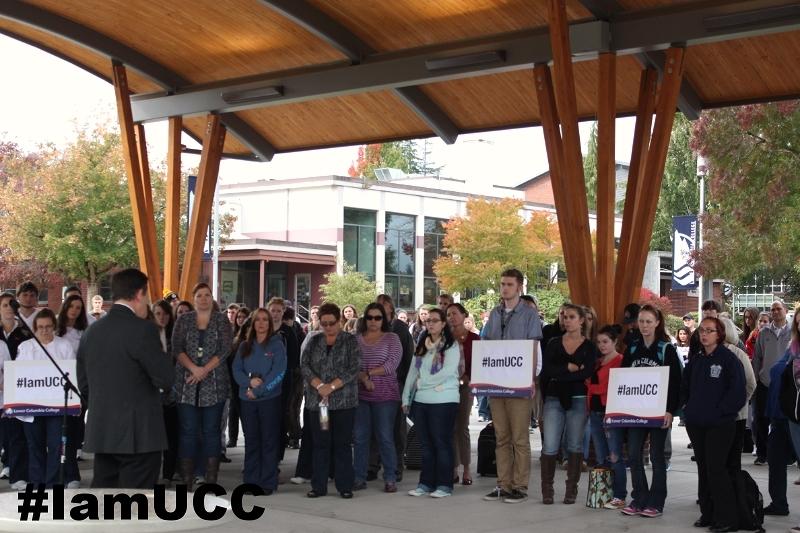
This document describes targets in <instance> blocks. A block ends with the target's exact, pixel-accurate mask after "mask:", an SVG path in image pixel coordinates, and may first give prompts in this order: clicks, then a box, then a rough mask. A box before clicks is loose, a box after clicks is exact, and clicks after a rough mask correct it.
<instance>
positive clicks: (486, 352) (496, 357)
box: [470, 340, 536, 398]
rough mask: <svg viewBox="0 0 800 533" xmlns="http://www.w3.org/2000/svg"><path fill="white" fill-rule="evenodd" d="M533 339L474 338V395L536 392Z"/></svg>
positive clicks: (471, 386) (523, 394) (518, 394)
mask: <svg viewBox="0 0 800 533" xmlns="http://www.w3.org/2000/svg"><path fill="white" fill-rule="evenodd" d="M533 342H534V341H532V340H505V341H483V340H482V341H475V342H473V343H472V376H471V379H472V382H471V384H470V389H471V390H472V393H473V394H481V395H485V396H502V397H515V396H516V397H527V398H530V397H531V395H532V393H533V390H534V389H533V387H534V385H533V369H534V368H536V356H535V355H534V354H533Z"/></svg>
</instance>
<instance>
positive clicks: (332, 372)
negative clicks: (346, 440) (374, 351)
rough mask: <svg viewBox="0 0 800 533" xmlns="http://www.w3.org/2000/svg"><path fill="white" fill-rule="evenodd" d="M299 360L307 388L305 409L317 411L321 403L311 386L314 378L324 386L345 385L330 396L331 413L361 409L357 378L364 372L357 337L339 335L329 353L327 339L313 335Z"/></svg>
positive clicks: (344, 334) (341, 333)
mask: <svg viewBox="0 0 800 533" xmlns="http://www.w3.org/2000/svg"><path fill="white" fill-rule="evenodd" d="M300 359H301V361H300V371H301V372H302V374H303V381H304V382H305V384H306V394H305V398H306V409H309V410H311V411H318V410H319V402H320V400H321V399H322V398H321V397H320V395H319V394H318V393H317V390H316V389H315V388H314V387H312V386H311V380H312V379H314V378H319V379H321V380H322V382H323V383H330V382H331V381H333V380H334V379H336V378H339V379H340V380H342V382H343V383H344V385H343V386H342V388H340V389H336V390H335V391H333V392H332V393H331V395H330V396H328V409H329V410H331V411H336V410H339V409H352V408H354V407H356V406H357V405H358V380H357V379H356V376H357V375H358V371H359V370H360V368H361V349H360V348H359V347H358V341H357V340H356V338H355V336H354V335H351V334H350V333H347V332H345V331H340V332H339V335H338V336H337V337H336V341H335V342H334V344H333V346H332V347H331V349H330V353H328V346H327V342H326V337H325V335H324V334H320V335H314V336H313V337H311V338H310V339H308V342H307V343H306V346H305V348H303V355H302V357H301V358H300Z"/></svg>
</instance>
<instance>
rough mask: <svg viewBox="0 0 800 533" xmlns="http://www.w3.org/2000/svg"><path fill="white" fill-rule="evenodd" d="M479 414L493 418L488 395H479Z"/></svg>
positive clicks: (489, 418) (486, 418) (488, 418)
mask: <svg viewBox="0 0 800 533" xmlns="http://www.w3.org/2000/svg"><path fill="white" fill-rule="evenodd" d="M478 416H480V417H483V418H484V419H485V420H491V419H492V411H491V410H490V409H489V397H488V396H478Z"/></svg>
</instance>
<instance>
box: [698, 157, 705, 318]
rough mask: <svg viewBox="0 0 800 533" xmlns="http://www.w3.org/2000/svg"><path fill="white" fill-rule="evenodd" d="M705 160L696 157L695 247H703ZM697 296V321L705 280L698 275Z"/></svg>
mask: <svg viewBox="0 0 800 533" xmlns="http://www.w3.org/2000/svg"><path fill="white" fill-rule="evenodd" d="M706 172H707V170H706V161H705V159H704V158H703V157H701V156H698V157H697V176H698V177H699V178H700V207H699V208H698V215H697V245H696V246H697V249H698V250H701V249H702V248H703V222H702V220H703V213H705V205H706ZM698 281H699V283H698V287H699V289H700V290H699V291H698V293H697V294H698V297H697V323H698V324H699V323H700V320H702V318H703V300H704V298H705V292H706V291H705V280H704V279H703V276H700V279H699V280H698Z"/></svg>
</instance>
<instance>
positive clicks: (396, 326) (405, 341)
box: [392, 318, 416, 390]
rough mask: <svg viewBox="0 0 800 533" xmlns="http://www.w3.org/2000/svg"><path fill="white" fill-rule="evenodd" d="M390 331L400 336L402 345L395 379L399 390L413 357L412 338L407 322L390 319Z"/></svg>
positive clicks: (403, 383) (404, 381)
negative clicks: (401, 353)
mask: <svg viewBox="0 0 800 533" xmlns="http://www.w3.org/2000/svg"><path fill="white" fill-rule="evenodd" d="M392 333H394V334H395V335H397V336H398V337H399V338H400V345H401V346H402V347H403V355H402V357H401V358H400V365H398V367H397V381H398V382H399V383H400V390H403V387H404V386H405V384H406V376H408V369H409V368H411V360H412V359H413V358H414V348H415V347H416V346H415V344H414V338H413V337H412V336H411V332H410V331H408V324H406V323H405V322H403V321H402V320H399V319H397V318H395V319H394V320H392Z"/></svg>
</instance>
